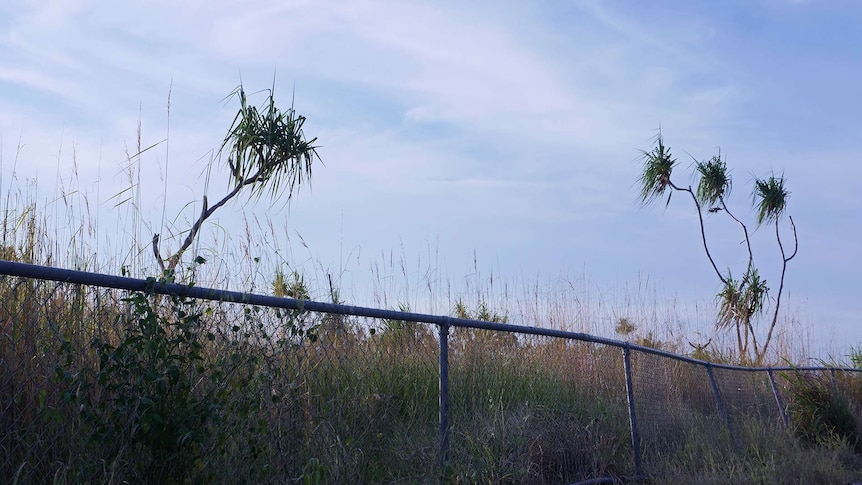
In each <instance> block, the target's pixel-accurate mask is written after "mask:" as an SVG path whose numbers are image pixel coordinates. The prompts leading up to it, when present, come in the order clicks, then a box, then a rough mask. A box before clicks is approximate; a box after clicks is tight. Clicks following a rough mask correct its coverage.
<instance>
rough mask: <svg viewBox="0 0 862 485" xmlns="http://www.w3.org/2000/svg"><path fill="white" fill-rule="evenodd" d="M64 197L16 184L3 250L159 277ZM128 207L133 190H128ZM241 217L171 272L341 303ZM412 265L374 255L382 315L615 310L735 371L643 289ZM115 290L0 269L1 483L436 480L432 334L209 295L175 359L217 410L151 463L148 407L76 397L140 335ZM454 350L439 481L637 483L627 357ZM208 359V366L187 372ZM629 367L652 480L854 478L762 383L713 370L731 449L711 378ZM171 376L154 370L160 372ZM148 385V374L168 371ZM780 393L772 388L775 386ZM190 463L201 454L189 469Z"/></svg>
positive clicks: (851, 461) (8, 254)
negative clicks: (237, 226)
mask: <svg viewBox="0 0 862 485" xmlns="http://www.w3.org/2000/svg"><path fill="white" fill-rule="evenodd" d="M129 158H130V160H129V162H130V163H129V168H128V175H129V179H130V187H135V186H136V183H137V182H139V181H135V174H136V173H138V172H136V171H135V170H134V164H135V163H139V158H140V157H139V156H138V157H137V158H136V156H130V157H129ZM60 185H61V186H60V187H59V189H58V190H59V191H60V192H61V193H60V194H58V195H60V196H61V197H57V198H55V199H54V200H55V202H54V203H55V204H60V203H59V202H56V201H59V200H62V201H63V202H62V207H64V208H65V209H66V211H65V212H63V214H64V215H61V216H60V217H54V216H52V217H51V218H49V217H47V216H46V215H45V214H46V213H49V212H50V213H51V214H54V213H60V212H62V211H60V210H59V209H60V208H61V207H60V206H59V205H55V206H50V207H46V206H45V205H44V204H43V205H40V204H38V203H36V199H35V196H34V195H33V194H32V193H26V192H22V191H20V190H15V189H14V188H11V189H10V190H7V191H6V192H5V199H4V201H3V202H2V204H4V206H3V210H4V212H3V214H4V216H3V218H2V221H0V224H2V226H0V230H2V235H0V241H2V244H0V252H2V254H0V256H2V257H3V258H4V259H11V260H17V261H24V262H31V263H40V264H52V265H56V266H61V267H82V268H87V269H94V270H99V269H101V268H116V269H118V268H123V271H126V272H128V273H129V274H132V275H146V274H153V273H154V272H155V271H153V270H154V267H155V262H154V261H148V260H147V258H146V256H147V254H148V252H147V245H146V244H144V243H142V242H141V239H146V238H145V237H143V236H142V235H143V234H144V233H145V232H146V231H145V230H144V229H145V228H144V227H143V225H142V223H141V222H140V221H141V216H140V214H136V215H135V216H134V217H131V218H127V220H130V221H133V222H132V224H133V225H134V226H135V227H131V228H127V229H125V230H124V233H125V234H128V235H132V237H131V248H130V249H128V250H127V251H126V252H123V253H121V254H119V255H117V256H116V257H115V259H114V258H113V257H112V256H111V255H106V254H105V253H104V252H102V253H99V252H98V251H97V250H96V249H97V248H98V247H99V244H98V242H97V236H95V234H97V233H98V227H97V226H98V224H96V223H94V222H91V221H92V220H93V218H92V216H90V215H89V214H90V212H89V203H88V202H87V201H86V200H85V199H80V198H75V197H74V196H73V195H74V194H73V193H74V192H75V191H76V190H77V188H76V187H77V185H79V184H76V183H72V184H71V185H69V186H68V187H62V184H60ZM4 189H6V188H5V187H4ZM133 195H134V194H133ZM136 198H139V194H138V195H136V196H133V197H131V198H130V200H132V201H134V200H135V199H136ZM75 201H78V203H80V204H81V205H76V202H75ZM130 203H131V202H130ZM81 207H83V208H84V209H81ZM129 207H130V206H129V205H128V204H126V205H124V206H122V208H123V209H128V208H129ZM133 212H134V211H133ZM244 222H245V224H244V228H245V229H244V231H245V232H244V234H242V235H241V236H240V237H237V238H229V237H226V236H225V235H224V234H222V233H220V232H219V231H214V232H212V233H211V234H209V235H208V236H207V237H210V238H212V239H210V240H209V241H210V244H204V245H203V246H204V247H205V248H206V247H210V248H213V249H210V250H201V249H200V248H198V254H206V256H207V259H209V262H208V263H207V264H205V265H203V266H196V267H194V268H192V269H182V268H181V273H180V276H179V277H180V279H184V278H185V279H192V278H193V279H194V280H195V281H196V283H197V284H198V285H204V286H213V287H239V289H244V290H255V291H258V292H272V291H279V292H283V293H285V292H290V291H293V292H295V293H296V292H298V290H300V289H301V290H302V293H303V294H307V295H309V296H310V297H311V298H313V299H324V298H326V299H330V300H339V299H340V298H343V297H342V296H340V294H341V293H342V292H343V291H346V290H344V289H343V288H339V281H340V275H343V274H344V272H345V269H344V268H337V269H334V270H333V269H331V268H324V267H322V266H321V265H320V264H319V263H312V264H308V265H306V266H304V267H303V266H302V265H294V264H288V261H289V259H290V256H289V252H290V249H289V248H286V247H282V246H280V244H284V243H279V242H278V241H280V240H283V239H281V235H280V234H278V231H277V230H276V229H275V228H274V226H275V225H274V224H273V223H272V222H271V221H268V220H267V221H260V220H258V219H255V218H250V219H246V220H245V221H244ZM103 225H104V221H103ZM177 232H179V231H177ZM88 238H92V239H88ZM68 241H73V242H74V243H73V244H65V243H66V242H68ZM230 241H233V242H230ZM429 252H430V251H429ZM92 254H99V258H98V259H94V258H92V257H90V256H89V255H92ZM261 254H273V255H275V256H273V257H272V258H269V259H268V258H259V256H260V255H261ZM405 259H406V257H405V256H403V255H402V258H401V259H400V260H399V259H397V258H393V257H392V256H390V257H388V258H386V257H383V258H381V261H378V262H376V263H374V264H373V265H372V275H371V279H372V284H371V286H372V288H373V293H374V294H373V297H372V298H373V299H374V301H376V302H378V303H379V305H380V306H384V307H388V308H402V309H407V308H413V309H418V310H419V311H423V310H424V311H429V312H432V313H449V312H452V313H453V314H455V315H460V316H471V317H476V318H483V319H492V320H499V319H502V318H503V317H507V318H508V319H509V321H511V322H512V323H520V324H525V325H535V326H542V327H548V326H551V327H554V328H560V329H565V330H573V331H581V332H589V333H594V334H604V335H606V336H614V333H613V329H614V327H615V326H617V324H618V323H619V321H620V319H623V318H624V319H626V320H627V322H629V323H630V324H631V325H632V328H631V329H630V330H629V331H628V332H627V333H628V335H626V336H624V337H625V338H626V339H629V340H631V341H633V342H639V343H647V344H650V345H652V346H656V347H661V348H663V349H666V350H671V351H676V352H694V351H699V352H701V353H700V354H699V356H700V357H702V358H705V359H707V360H712V361H715V362H734V361H735V360H736V356H735V355H734V353H733V351H732V350H731V349H733V345H734V344H733V342H729V341H725V340H724V339H723V338H722V337H721V336H716V338H715V340H714V342H713V343H712V344H711V345H710V346H708V347H706V348H704V349H699V350H698V349H696V348H695V346H693V345H692V346H689V345H688V342H690V341H692V340H696V342H695V343H703V342H702V339H695V338H694V337H693V336H692V334H691V329H686V328H685V327H684V324H682V323H681V319H680V317H679V315H680V313H683V312H682V311H681V310H680V309H679V308H675V307H674V306H673V305H666V304H663V303H660V300H661V299H660V298H659V297H658V296H657V295H656V294H655V292H654V290H650V289H649V284H648V282H647V281H644V282H638V283H637V285H636V286H635V287H633V288H632V289H631V290H632V291H631V292H625V294H623V295H611V296H610V297H608V296H607V295H603V294H596V291H595V289H594V288H593V285H592V284H591V283H590V282H589V281H588V280H587V279H586V277H584V276H583V275H576V276H571V275H562V276H561V277H560V278H557V279H555V280H554V281H552V282H549V283H547V284H539V283H537V282H536V283H522V284H521V285H520V288H521V290H520V291H518V292H515V291H513V290H512V286H509V285H506V284H501V283H500V282H499V278H496V279H495V278H494V277H493V275H492V276H491V277H488V278H484V277H483V276H482V274H481V272H480V271H479V269H478V265H476V267H474V268H473V271H472V275H473V276H472V277H471V278H469V279H467V280H466V282H465V285H464V287H463V288H453V287H452V286H451V284H450V283H449V282H447V281H445V280H444V279H443V278H442V277H441V276H440V275H439V274H438V273H437V270H436V268H434V267H433V261H434V258H433V257H429V258H427V260H426V266H425V267H422V266H421V265H417V267H416V268H410V269H408V268H407V264H406V263H405V262H404V261H405ZM285 267H286V268H287V272H286V273H283V274H287V275H291V274H293V271H296V272H297V274H298V275H300V276H302V277H303V280H302V288H299V287H298V286H297V284H298V281H299V280H290V279H288V285H287V286H288V287H287V288H285V287H284V286H285V283H284V279H282V280H281V286H280V287H278V288H277V289H274V288H272V286H271V283H272V282H273V281H274V280H275V279H276V275H277V274H279V271H284V268H285ZM104 272H118V270H117V271H113V270H110V271H109V270H105V271H104ZM333 275H334V276H333ZM333 280H334V281H333ZM291 283H292V284H293V286H292V287H291V286H290V285H291ZM125 296H127V295H124V294H121V293H120V292H114V291H111V290H103V289H97V288H92V287H79V286H75V285H64V284H54V283H47V282H36V281H30V280H23V279H18V278H9V277H3V278H0V450H2V452H0V476H2V477H4V479H7V481H11V482H17V483H46V482H54V483H79V482H112V483H113V482H117V483H119V482H122V481H131V482H137V481H142V480H147V479H148V478H152V476H150V475H147V473H159V470H158V469H155V470H156V471H152V470H154V468H153V467H154V464H155V463H157V461H156V459H157V458H160V459H162V460H163V461H166V462H171V463H182V464H183V466H184V467H185V468H184V472H183V473H184V475H183V477H182V478H183V480H185V481H192V482H193V481H204V482H212V481H217V482H227V483H230V482H258V483H285V482H294V483H355V482H356V481H361V482H363V483H395V482H398V483H405V482H408V483H429V482H436V481H438V478H439V476H438V467H437V463H438V458H439V457H438V435H437V433H438V414H437V413H438V386H439V382H438V377H439V376H438V368H437V359H438V355H437V349H438V344H437V335H436V329H435V328H433V327H427V326H422V325H416V324H412V323H409V322H387V321H378V320H367V319H359V318H352V317H335V316H324V315H310V314H302V315H296V314H293V315H284V314H282V315H277V314H276V312H274V311H272V310H267V309H246V308H244V307H242V306H240V305H231V304H203V303H199V304H198V305H197V306H196V308H198V309H199V310H200V311H202V312H204V315H205V316H204V317H203V318H202V320H201V324H200V326H199V327H196V329H195V331H196V332H198V334H197V335H199V336H203V337H206V336H208V335H210V334H211V335H213V338H212V339H206V338H204V339H203V340H202V342H203V343H202V348H201V355H202V357H201V360H200V361H194V362H191V361H190V362H186V363H185V364H187V365H188V367H187V368H184V371H183V372H186V373H185V374H183V376H184V379H187V380H185V381H182V382H188V383H190V386H191V387H190V389H191V391H190V394H189V395H190V396H191V397H193V398H195V399H198V400H200V401H201V402H205V403H207V404H209V405H211V406H212V408H211V409H210V410H209V412H211V413H212V414H211V416H212V418H211V419H210V420H208V421H206V423H205V424H204V425H202V426H201V427H200V429H195V430H193V431H194V433H196V434H195V435H194V439H192V440H191V441H190V442H191V443H193V445H188V446H187V445H186V444H183V443H179V442H178V443H176V444H175V445H176V446H175V447H171V446H168V447H167V448H166V449H167V452H166V453H167V454H164V455H159V454H157V453H155V452H154V448H153V446H152V444H148V443H147V442H146V441H145V440H141V439H140V438H139V436H140V432H139V428H140V427H142V426H144V425H143V424H142V423H139V422H136V421H135V419H137V417H139V416H140V414H139V413H138V410H137V408H134V406H133V407H132V408H131V409H122V410H121V409H119V408H117V406H118V402H117V400H116V399H114V398H112V397H111V394H110V393H109V392H107V391H105V389H104V388H102V387H100V386H99V385H95V386H92V387H89V388H86V389H85V388H82V387H81V386H80V385H77V386H76V385H75V384H80V383H81V382H84V381H82V380H81V379H80V378H79V376H83V375H88V374H87V373H88V372H89V373H91V374H95V373H98V371H99V370H100V369H102V368H103V367H104V362H103V361H101V360H100V359H101V358H103V357H104V356H105V353H104V352H102V351H100V348H99V347H94V346H93V345H92V343H93V342H94V340H97V341H99V342H101V343H106V344H109V345H110V346H111V348H118V346H120V345H121V343H123V342H124V341H126V339H128V337H129V335H130V332H131V331H132V330H131V329H132V327H133V322H134V321H135V318H136V315H135V314H134V313H133V312H131V311H130V310H131V307H130V305H129V303H128V302H126V301H124V300H123V298H124V297H125ZM149 301H150V303H151V304H152V305H153V307H154V308H155V311H156V312H157V313H158V314H159V315H160V316H161V317H162V318H164V319H165V321H171V322H178V321H181V320H182V317H180V316H179V315H178V314H177V313H176V311H175V309H172V308H171V307H170V304H169V303H170V302H169V301H168V299H165V298H152V299H150V300H149ZM458 303H462V304H461V306H460V307H459V306H458ZM247 310H248V311H247ZM801 328H802V327H801V326H800V325H799V324H798V322H796V323H794V322H793V321H788V325H786V326H785V329H786V332H785V333H784V334H781V335H779V336H778V340H776V342H775V343H774V346H773V347H772V352H773V354H772V356H771V361H773V362H776V363H784V362H786V361H791V362H802V361H803V360H804V359H805V358H806V357H807V353H806V352H807V350H808V349H809V348H810V346H809V344H808V340H807V336H806V334H804V330H800V329H801ZM797 330H798V331H797ZM450 351H451V355H450V393H451V416H450V423H451V435H450V436H451V443H450V444H451V448H450V454H449V461H448V465H447V468H445V469H444V470H443V471H442V473H443V474H444V478H445V479H446V481H447V482H451V483H561V482H574V481H577V480H582V479H586V478H591V477H598V476H613V477H630V476H632V475H634V474H635V469H634V464H633V461H632V446H631V440H630V434H629V433H630V432H629V418H628V414H627V407H626V394H625V393H626V388H625V373H624V368H623V359H622V351H621V350H620V349H619V348H615V347H607V346H601V345H595V344H589V343H585V342H580V341H567V340H562V339H551V338H544V337H534V336H525V335H517V336H515V335H503V334H500V333H491V332H487V331H474V330H464V329H455V330H454V331H453V334H452V337H451V341H450ZM112 355H114V354H112ZM191 364H194V365H191ZM197 365H200V366H201V367H202V368H204V369H205V370H207V372H205V373H197V370H196V369H195V368H194V367H195V366H197ZM632 366H633V369H632V372H633V379H634V395H635V399H636V402H637V406H636V410H637V416H638V419H639V422H640V426H641V434H642V440H643V441H642V443H643V452H644V468H645V471H646V472H647V474H648V475H649V476H650V477H652V478H653V481H654V482H655V483H740V482H745V483H846V482H850V481H852V480H858V479H859V478H860V476H862V463H860V459H859V456H858V455H857V454H855V453H854V451H853V447H852V446H851V443H848V442H847V440H846V439H845V440H841V439H838V438H834V439H831V440H830V439H827V440H824V441H823V442H821V443H818V444H816V445H811V444H805V443H803V442H802V441H800V440H798V439H796V438H795V435H794V433H793V429H790V430H785V429H782V428H781V427H780V426H779V425H778V414H777V407H774V406H775V405H774V398H773V396H772V395H771V389H770V388H769V387H766V383H767V381H765V380H764V379H763V378H762V377H763V376H762V375H760V379H759V380H758V378H754V377H751V374H744V375H743V374H737V373H732V372H716V380H717V382H718V385H719V387H720V388H721V392H722V394H723V395H724V396H725V399H726V407H727V409H728V414H729V417H730V423H731V426H732V428H731V429H732V430H733V436H732V437H731V436H729V434H728V433H727V429H726V427H725V424H726V423H725V422H724V421H723V419H722V417H721V416H720V415H719V413H718V410H717V408H716V405H715V399H714V394H713V391H712V389H711V387H710V386H709V385H708V383H707V378H706V376H705V372H704V371H703V368H702V367H695V366H691V365H689V364H684V363H680V362H671V361H668V360H667V359H664V358H660V357H656V356H652V355H647V354H640V353H633V354H632ZM164 369H165V368H164V367H159V366H158V365H155V364H153V367H152V369H151V370H159V371H160V372H161V371H163V370H164ZM213 369H216V370H219V371H223V372H222V373H221V374H214V373H212V372H211V371H212V370H213ZM155 374H156V375H155V377H152V376H150V377H147V378H148V379H149V378H157V377H158V376H159V375H160V374H159V372H156V373H155ZM836 382H837V385H838V387H839V388H840V389H841V391H842V392H843V393H844V395H845V396H847V399H848V400H850V402H852V403H854V404H855V405H856V406H857V407H858V406H859V404H862V383H860V379H859V376H854V375H850V374H844V373H840V375H839V376H837V381H836ZM788 386H789V384H788V383H787V382H784V381H782V383H781V388H782V390H784V391H785V392H786V391H788ZM788 395H789V394H788ZM195 402H197V401H195ZM82 403H86V404H87V406H91V407H92V408H93V409H99V410H100V412H103V413H106V415H110V414H111V413H117V412H120V411H122V412H127V413H128V416H130V417H131V420H130V422H129V423H127V424H128V426H129V427H128V429H126V428H123V429H122V430H121V431H117V429H114V430H113V431H111V432H112V433H114V434H111V433H109V432H108V430H106V429H102V428H100V426H101V422H100V421H99V420H96V419H94V418H93V413H91V412H90V411H89V410H88V409H87V408H86V407H82ZM132 404H135V403H132ZM137 405H141V402H137ZM857 412H858V409H857ZM162 451H164V450H162ZM178 454H179V455H182V454H185V455H188V456H192V457H193V459H191V460H188V461H185V462H183V461H182V460H179V459H178V458H177V455H178ZM176 460H179V461H176ZM164 466H165V467H167V465H164ZM147 470H150V471H147ZM163 472H164V473H169V472H176V469H169V468H165V469H164V470H163ZM183 480H181V481H183Z"/></svg>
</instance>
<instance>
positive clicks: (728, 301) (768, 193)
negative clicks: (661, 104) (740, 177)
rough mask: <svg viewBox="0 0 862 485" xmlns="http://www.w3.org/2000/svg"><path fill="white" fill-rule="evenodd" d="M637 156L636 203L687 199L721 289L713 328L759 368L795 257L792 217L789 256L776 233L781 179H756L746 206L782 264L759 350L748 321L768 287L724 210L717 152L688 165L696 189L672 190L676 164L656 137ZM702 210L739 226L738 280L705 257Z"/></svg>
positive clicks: (783, 193) (783, 205)
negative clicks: (743, 259)
mask: <svg viewBox="0 0 862 485" xmlns="http://www.w3.org/2000/svg"><path fill="white" fill-rule="evenodd" d="M642 153H643V156H642V158H643V171H642V173H641V176H640V180H639V181H640V189H641V190H640V200H641V203H642V204H644V205H648V204H650V203H652V202H654V201H656V200H659V199H660V198H662V197H663V196H664V195H665V193H667V201H666V203H665V205H669V204H670V199H671V196H672V195H673V193H674V192H685V193H687V194H688V195H689V196H690V197H691V200H692V202H693V203H694V207H695V210H696V211H697V217H698V221H699V223H700V234H701V238H702V240H703V249H704V252H705V253H706V257H707V259H708V260H709V262H710V264H711V265H712V268H713V270H714V271H715V274H716V276H717V277H718V279H719V281H721V284H722V289H721V291H720V292H719V293H718V296H717V300H718V315H717V319H716V327H717V328H719V329H728V328H732V329H734V330H735V331H736V339H737V350H738V352H739V357H740V359H741V360H743V361H745V360H747V361H749V362H753V363H755V364H761V363H763V361H764V358H765V357H766V355H767V352H768V350H769V346H770V344H771V343H772V337H773V332H774V331H775V327H776V325H777V324H778V312H779V309H780V308H781V295H782V293H783V291H784V277H785V274H786V272H787V263H788V262H790V260H792V259H793V258H794V257H795V256H796V251H797V249H798V240H797V237H796V225H795V224H794V223H793V218H792V217H788V219H789V221H790V228H791V230H792V233H793V251H791V252H790V253H789V254H788V253H787V252H786V251H785V249H784V244H783V243H782V240H781V234H780V232H779V222H780V221H781V219H782V217H783V216H784V214H785V212H786V210H787V201H788V198H789V192H788V191H787V190H786V189H785V186H784V182H785V181H784V177H783V176H776V175H774V174H773V175H771V176H769V177H767V178H765V179H760V178H756V179H755V181H754V190H753V193H752V201H753V203H754V207H755V209H756V211H757V225H758V226H760V225H762V224H764V223H766V224H773V225H774V226H775V239H776V242H777V243H778V249H779V252H780V254H781V259H782V267H781V274H780V278H779V285H778V292H777V294H776V296H775V305H774V306H773V313H772V319H771V321H770V322H769V326H768V331H767V332H766V337H765V339H764V340H763V343H762V345H759V343H758V340H757V335H758V333H757V332H756V331H755V328H754V319H755V318H757V317H759V316H760V315H761V314H763V312H764V311H765V310H766V308H767V307H768V305H767V299H768V296H769V287H768V286H767V284H766V280H765V279H763V278H762V277H761V275H760V273H759V272H758V269H757V267H756V266H755V264H754V254H753V253H752V250H751V238H750V234H749V232H748V227H747V226H746V225H745V224H744V223H743V222H742V221H741V220H740V219H739V218H737V217H736V216H735V215H734V214H733V213H732V212H731V211H730V208H729V207H728V205H727V202H726V199H727V197H728V196H729V195H730V192H731V189H732V187H733V184H732V179H731V177H730V172H729V170H728V168H727V164H726V163H725V161H724V159H722V157H721V153H719V154H718V155H716V156H714V157H712V158H711V159H709V160H707V161H698V160H695V161H694V166H695V171H696V173H697V177H698V183H697V188H696V189H695V188H692V186H690V185H689V186H687V187H686V186H682V185H677V184H675V183H674V182H673V181H672V180H671V176H672V175H673V170H674V168H675V167H676V166H677V160H676V159H675V158H674V157H673V155H672V154H671V151H670V147H668V146H667V145H665V144H664V139H663V138H662V135H661V132H659V134H658V135H657V136H656V146H655V147H654V148H653V149H652V150H650V151H643V152H642ZM668 189H670V190H668ZM705 211H706V212H708V213H710V214H715V213H718V212H723V213H724V214H726V215H727V217H729V218H730V219H731V220H733V221H734V222H735V223H736V224H738V225H739V227H740V230H741V231H742V234H743V237H744V241H745V247H746V250H747V252H748V263H747V264H746V265H745V267H744V270H743V271H742V278H741V279H734V277H733V274H732V272H731V271H730V270H729V269H728V270H727V271H726V272H725V273H722V271H720V270H719V268H718V265H717V264H716V262H715V259H714V258H713V256H712V254H711V253H710V250H709V244H707V237H706V228H705V225H704V212H705Z"/></svg>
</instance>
